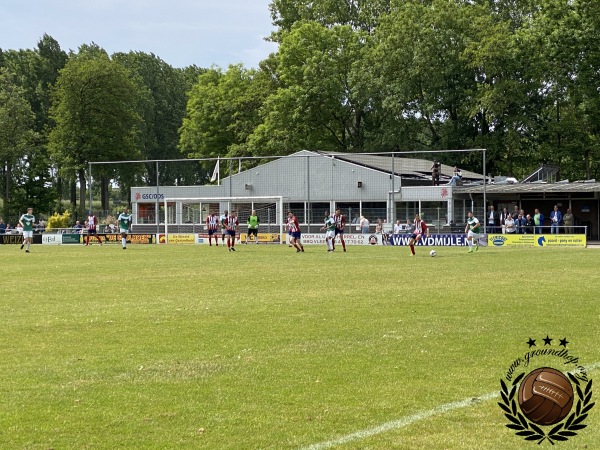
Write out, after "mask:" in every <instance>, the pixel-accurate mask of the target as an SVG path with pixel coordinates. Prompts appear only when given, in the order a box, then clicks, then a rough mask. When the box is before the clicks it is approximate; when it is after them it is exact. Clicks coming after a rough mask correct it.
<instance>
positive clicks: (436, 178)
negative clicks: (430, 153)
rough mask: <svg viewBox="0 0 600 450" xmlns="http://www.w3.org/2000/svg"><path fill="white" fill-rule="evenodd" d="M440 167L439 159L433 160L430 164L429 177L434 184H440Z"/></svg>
mask: <svg viewBox="0 0 600 450" xmlns="http://www.w3.org/2000/svg"><path fill="white" fill-rule="evenodd" d="M440 168H441V164H440V162H439V161H433V164H432V165H431V179H432V180H433V185H434V186H439V185H440Z"/></svg>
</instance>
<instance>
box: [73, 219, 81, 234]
mask: <svg viewBox="0 0 600 450" xmlns="http://www.w3.org/2000/svg"><path fill="white" fill-rule="evenodd" d="M73 230H75V232H76V233H79V234H81V230H83V227H82V226H81V223H80V222H79V220H76V221H75V225H73Z"/></svg>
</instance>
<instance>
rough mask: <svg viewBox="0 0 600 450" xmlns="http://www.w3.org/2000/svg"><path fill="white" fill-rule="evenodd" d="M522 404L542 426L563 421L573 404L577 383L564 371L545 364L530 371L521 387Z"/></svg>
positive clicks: (520, 400) (524, 410) (520, 403)
mask: <svg viewBox="0 0 600 450" xmlns="http://www.w3.org/2000/svg"><path fill="white" fill-rule="evenodd" d="M519 406H520V407H521V411H523V414H524V415H525V417H527V418H528V419H529V420H531V421H532V422H534V423H537V424H538V425H553V424H555V423H558V422H560V421H561V420H563V419H564V418H565V417H566V416H567V414H569V411H571V407H572V406H573V386H571V382H570V381H569V379H568V378H567V377H566V376H565V375H563V373H562V372H560V371H558V370H556V369H551V368H549V367H542V368H539V369H536V370H534V371H533V372H530V373H529V374H528V375H527V376H526V377H525V378H524V379H523V382H522V383H521V387H520V388H519Z"/></svg>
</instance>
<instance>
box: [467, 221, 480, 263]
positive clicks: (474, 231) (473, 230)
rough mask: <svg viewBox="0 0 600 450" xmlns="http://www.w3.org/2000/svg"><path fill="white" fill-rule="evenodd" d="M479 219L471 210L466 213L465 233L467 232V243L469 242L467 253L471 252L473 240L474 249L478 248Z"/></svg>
mask: <svg viewBox="0 0 600 450" xmlns="http://www.w3.org/2000/svg"><path fill="white" fill-rule="evenodd" d="M479 228H480V225H479V220H477V217H475V216H474V215H473V213H472V212H471V211H469V213H468V214H467V225H466V226H465V233H467V244H469V253H473V241H475V251H477V250H478V249H479Z"/></svg>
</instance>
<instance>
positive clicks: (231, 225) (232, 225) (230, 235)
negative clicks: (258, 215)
mask: <svg viewBox="0 0 600 450" xmlns="http://www.w3.org/2000/svg"><path fill="white" fill-rule="evenodd" d="M223 223H224V224H225V230H226V232H227V248H228V250H229V251H230V252H235V233H236V232H237V233H239V231H240V222H239V221H238V218H237V214H236V212H235V211H231V214H229V216H227V218H226V219H225V221H224V222H223Z"/></svg>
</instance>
